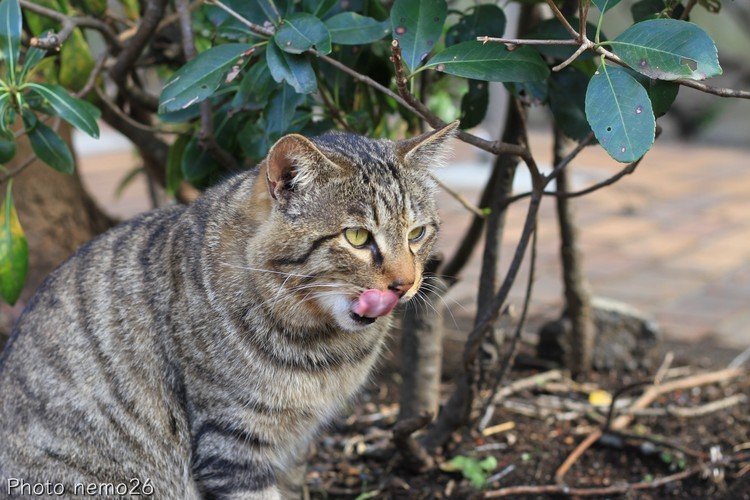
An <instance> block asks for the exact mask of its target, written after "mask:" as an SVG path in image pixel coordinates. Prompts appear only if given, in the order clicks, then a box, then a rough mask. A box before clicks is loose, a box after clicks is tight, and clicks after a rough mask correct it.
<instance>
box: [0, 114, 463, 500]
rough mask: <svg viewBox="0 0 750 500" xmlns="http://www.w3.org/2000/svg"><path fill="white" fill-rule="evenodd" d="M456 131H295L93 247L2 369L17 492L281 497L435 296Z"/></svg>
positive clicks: (9, 492) (3, 432) (9, 475)
mask: <svg viewBox="0 0 750 500" xmlns="http://www.w3.org/2000/svg"><path fill="white" fill-rule="evenodd" d="M456 126H457V122H456V123H452V124H450V125H447V126H445V127H443V128H441V129H438V130H436V131H432V132H428V133H425V134H422V135H420V136H417V137H414V138H411V139H407V140H403V141H398V142H393V141H390V140H384V139H381V140H373V139H368V138H364V137H362V136H358V135H354V134H346V133H330V134H327V135H323V136H320V137H316V138H312V139H308V138H305V137H303V136H301V135H296V134H292V135H287V136H284V137H283V138H281V139H280V140H279V141H278V142H276V143H275V144H274V146H273V147H272V148H271V150H270V152H269V153H268V155H267V157H266V158H265V159H264V160H263V161H262V162H261V163H260V165H259V166H258V167H256V168H255V169H253V170H250V171H247V172H243V173H239V174H236V175H234V176H232V177H230V178H229V179H227V180H226V181H224V182H222V183H221V184H219V185H217V186H215V187H213V188H211V189H208V190H207V191H206V192H205V193H204V194H203V195H202V196H201V197H200V198H199V199H198V200H197V201H196V202H194V203H193V204H192V205H190V206H171V207H167V208H162V209H159V210H156V211H153V212H150V213H146V214H144V215H142V216H140V217H137V218H135V219H133V220H131V221H129V222H126V223H123V224H121V225H119V226H117V227H115V228H114V229H112V230H110V231H109V232H107V233H105V234H103V235H102V236H100V237H98V238H96V239H94V240H93V241H91V242H89V243H88V244H86V245H84V246H83V247H81V248H80V249H79V250H78V251H77V252H76V253H75V254H74V255H73V256H72V257H71V258H70V259H69V260H68V261H67V262H65V263H64V264H63V265H61V266H60V267H59V268H58V269H57V270H55V271H54V272H53V273H52V274H51V275H50V276H49V277H48V278H47V279H46V281H45V282H44V283H43V284H42V286H41V287H40V288H39V290H38V291H37V292H36V294H35V295H34V297H33V298H32V299H31V300H30V301H29V303H28V305H27V307H26V309H25V311H24V313H23V314H22V316H21V317H20V319H19V320H18V322H17V324H16V325H15V327H14V330H13V333H12V336H11V339H10V341H9V343H8V345H7V346H6V348H5V351H4V352H3V354H2V357H0V443H1V444H0V480H2V483H1V484H0V490H1V491H2V493H0V496H2V497H6V496H7V497H14V496H23V495H26V494H28V492H29V491H31V490H32V489H33V488H37V490H35V492H36V491H41V488H42V486H40V484H42V483H49V484H47V487H48V488H49V487H53V488H58V489H57V490H56V493H59V492H60V491H63V492H64V494H63V496H74V495H79V494H89V493H90V492H96V493H99V494H101V493H104V494H116V495H118V496H128V495H134V494H138V493H140V494H152V495H153V497H154V498H174V499H180V500H182V499H190V498H248V499H253V498H278V497H279V495H280V492H279V491H280V490H279V488H278V485H277V482H278V481H277V479H278V480H281V479H282V478H283V476H284V474H286V473H289V471H290V470H293V469H294V468H295V467H297V468H298V467H299V464H300V462H302V461H303V460H304V458H305V457H304V454H305V452H306V450H307V447H308V444H309V443H310V441H311V440H312V439H313V438H314V437H315V436H316V433H317V432H318V430H319V429H320V428H321V426H323V425H325V423H327V422H328V421H330V419H331V418H332V417H333V416H335V415H336V414H337V412H340V411H341V410H342V409H343V408H344V406H345V405H346V404H347V402H348V401H350V399H351V398H352V396H353V395H354V394H355V393H356V392H357V390H358V389H359V388H360V387H361V386H362V385H363V383H364V382H365V381H366V379H367V377H368V374H369V373H370V370H371V368H372V366H373V364H374V363H375V361H376V359H377V358H378V355H379V353H380V351H381V349H382V347H383V343H384V339H385V337H386V333H387V330H388V327H389V323H390V318H391V314H390V313H391V311H392V310H393V309H394V307H395V306H396V305H397V304H399V303H404V302H405V301H407V300H409V299H410V298H412V297H413V296H414V295H415V294H416V293H417V291H418V289H419V286H420V283H421V281H422V279H423V275H422V272H423V268H424V265H425V262H426V261H427V259H428V257H429V255H430V252H431V250H432V247H433V244H434V242H435V239H436V237H437V234H438V229H439V219H438V214H437V209H436V203H435V200H434V189H435V185H434V181H433V180H432V177H431V176H430V174H429V171H428V168H430V167H433V166H436V165H437V164H439V163H441V162H442V161H443V157H444V155H445V153H446V151H447V149H448V148H449V145H448V142H449V141H448V138H450V137H451V136H452V135H453V134H454V131H455V129H456ZM126 490H127V491H126Z"/></svg>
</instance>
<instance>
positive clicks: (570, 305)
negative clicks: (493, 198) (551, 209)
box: [554, 128, 596, 377]
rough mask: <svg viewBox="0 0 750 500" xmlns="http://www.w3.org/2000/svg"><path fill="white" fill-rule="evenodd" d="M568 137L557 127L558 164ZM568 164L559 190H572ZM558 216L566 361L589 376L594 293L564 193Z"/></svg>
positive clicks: (559, 178) (577, 373) (574, 371)
mask: <svg viewBox="0 0 750 500" xmlns="http://www.w3.org/2000/svg"><path fill="white" fill-rule="evenodd" d="M564 145H565V137H564V136H563V134H562V132H561V131H560V130H559V129H558V128H555V145H554V148H555V150H554V157H555V159H554V164H555V165H557V164H558V163H559V162H560V161H561V160H562V158H563V157H564V156H565V155H564V151H563V150H564ZM569 168H570V167H569V166H568V168H564V169H562V170H561V171H560V173H559V175H558V176H557V179H556V182H557V192H558V193H567V192H568V191H570V186H569V184H570V181H569V179H568V169H569ZM557 220H558V225H559V226H560V261H561V264H562V278H563V285H564V288H565V316H566V317H567V318H568V320H569V321H570V328H568V329H567V330H566V331H567V335H568V336H569V338H568V339H567V342H565V345H566V346H567V347H568V348H567V352H566V353H565V363H566V366H567V367H568V368H569V369H570V371H571V372H572V374H573V376H574V377H580V376H585V375H586V374H587V373H588V372H589V370H590V369H591V363H592V358H593V349H594V335H595V333H596V332H595V329H594V321H593V316H592V311H591V294H590V292H589V287H588V283H587V281H586V278H585V277H584V275H583V271H582V261H583V258H582V256H581V252H580V250H579V248H578V228H577V227H576V225H575V214H574V212H573V207H572V206H571V203H570V200H569V199H568V198H566V197H564V196H558V197H557Z"/></svg>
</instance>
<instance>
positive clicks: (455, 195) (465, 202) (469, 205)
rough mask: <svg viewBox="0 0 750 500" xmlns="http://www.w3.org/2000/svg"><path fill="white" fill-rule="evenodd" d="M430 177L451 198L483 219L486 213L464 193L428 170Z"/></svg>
mask: <svg viewBox="0 0 750 500" xmlns="http://www.w3.org/2000/svg"><path fill="white" fill-rule="evenodd" d="M430 177H432V180H434V181H435V182H436V183H437V185H438V186H440V187H441V188H443V190H444V191H445V192H446V193H448V194H449V195H451V196H452V197H453V198H455V199H456V201H458V202H459V203H460V204H461V205H463V207H464V208H465V209H466V210H468V211H469V212H471V213H473V214H474V215H476V216H477V217H480V218H482V219H484V218H485V217H486V216H487V215H486V214H485V213H484V212H483V211H482V209H481V208H479V207H477V206H476V205H474V204H473V203H472V202H470V201H469V200H467V199H466V197H465V196H464V195H462V194H461V193H459V192H458V191H455V190H454V189H453V188H451V187H450V186H448V185H447V184H446V183H444V182H443V181H441V180H440V179H439V178H438V177H437V176H436V175H435V174H434V173H432V172H430Z"/></svg>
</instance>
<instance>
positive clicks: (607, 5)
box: [591, 0, 620, 13]
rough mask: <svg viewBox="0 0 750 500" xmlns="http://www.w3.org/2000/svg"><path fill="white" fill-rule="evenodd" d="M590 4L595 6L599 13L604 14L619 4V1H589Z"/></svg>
mask: <svg viewBox="0 0 750 500" xmlns="http://www.w3.org/2000/svg"><path fill="white" fill-rule="evenodd" d="M591 3H593V4H594V5H596V8H597V9H599V12H601V13H604V12H607V11H608V10H609V9H611V8H612V7H614V6H615V5H617V4H618V3H620V0H591Z"/></svg>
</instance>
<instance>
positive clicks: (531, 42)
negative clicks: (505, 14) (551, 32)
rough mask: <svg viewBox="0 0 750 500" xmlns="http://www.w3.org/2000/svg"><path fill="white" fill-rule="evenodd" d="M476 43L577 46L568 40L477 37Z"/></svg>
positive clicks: (573, 41) (576, 43)
mask: <svg viewBox="0 0 750 500" xmlns="http://www.w3.org/2000/svg"><path fill="white" fill-rule="evenodd" d="M477 41H478V42H483V43H487V42H495V43H504V44H505V45H578V42H577V41H575V40H571V39H569V38H566V39H563V40H539V39H534V38H498V37H494V36H478V37H477Z"/></svg>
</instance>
